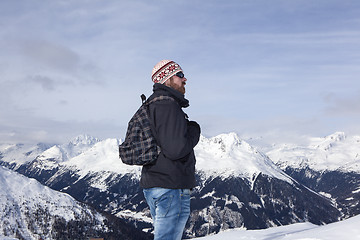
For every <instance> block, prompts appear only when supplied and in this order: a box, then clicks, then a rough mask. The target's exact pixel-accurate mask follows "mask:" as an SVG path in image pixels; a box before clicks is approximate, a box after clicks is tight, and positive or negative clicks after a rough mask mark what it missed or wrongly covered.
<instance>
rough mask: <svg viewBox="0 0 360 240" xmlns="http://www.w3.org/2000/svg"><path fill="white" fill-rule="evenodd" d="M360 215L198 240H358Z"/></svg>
mask: <svg viewBox="0 0 360 240" xmlns="http://www.w3.org/2000/svg"><path fill="white" fill-rule="evenodd" d="M359 226H360V215H359V216H355V217H352V218H350V219H347V220H344V221H341V222H336V223H332V224H328V225H324V226H317V225H313V224H311V223H296V224H292V225H288V226H282V227H274V228H268V229H264V230H238V229H233V230H228V231H225V232H221V233H219V234H217V235H213V236H207V237H201V238H196V240H224V239H226V240H245V239H246V240H253V239H254V240H255V239H256V240H356V239H360V227H359Z"/></svg>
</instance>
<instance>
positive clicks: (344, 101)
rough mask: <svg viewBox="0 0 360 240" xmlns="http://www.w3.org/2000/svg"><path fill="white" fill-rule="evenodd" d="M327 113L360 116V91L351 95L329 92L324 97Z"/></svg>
mask: <svg viewBox="0 0 360 240" xmlns="http://www.w3.org/2000/svg"><path fill="white" fill-rule="evenodd" d="M324 100H325V102H326V104H327V106H326V108H325V113H326V114H329V115H332V116H337V117H344V118H346V117H354V116H356V117H360V91H357V92H356V94H354V95H350V96H339V95H338V94H336V93H329V94H327V95H326V96H325V97H324Z"/></svg>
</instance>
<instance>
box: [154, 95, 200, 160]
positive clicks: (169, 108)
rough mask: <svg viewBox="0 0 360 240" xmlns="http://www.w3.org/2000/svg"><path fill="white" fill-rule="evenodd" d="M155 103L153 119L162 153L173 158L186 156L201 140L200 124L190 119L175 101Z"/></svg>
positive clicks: (177, 158)
mask: <svg viewBox="0 0 360 240" xmlns="http://www.w3.org/2000/svg"><path fill="white" fill-rule="evenodd" d="M154 105H155V106H156V107H154V108H153V111H152V113H153V114H152V120H153V124H154V127H155V134H156V140H157V142H158V144H159V146H160V147H161V151H162V153H163V154H164V156H165V157H166V158H168V159H171V160H179V159H182V158H184V157H185V156H187V155H188V154H190V153H191V152H192V151H193V149H194V147H195V146H196V144H197V143H198V142H199V137H200V126H199V125H198V124H197V123H196V122H194V121H188V120H187V119H186V118H185V114H184V112H183V111H182V110H181V108H180V107H179V106H178V104H177V103H175V102H166V103H164V102H162V103H155V104H154Z"/></svg>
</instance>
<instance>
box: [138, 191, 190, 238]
mask: <svg viewBox="0 0 360 240" xmlns="http://www.w3.org/2000/svg"><path fill="white" fill-rule="evenodd" d="M143 191H144V196H145V199H146V202H147V204H148V205H149V207H150V213H151V217H152V219H153V222H154V240H160V239H161V240H180V239H181V237H182V235H183V231H184V228H185V224H186V222H187V220H188V218H189V216H190V189H166V188H146V189H144V190H143Z"/></svg>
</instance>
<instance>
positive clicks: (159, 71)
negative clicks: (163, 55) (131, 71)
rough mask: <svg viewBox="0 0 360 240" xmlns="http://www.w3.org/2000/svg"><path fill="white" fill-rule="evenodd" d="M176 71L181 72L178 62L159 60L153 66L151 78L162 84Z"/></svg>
mask: <svg viewBox="0 0 360 240" xmlns="http://www.w3.org/2000/svg"><path fill="white" fill-rule="evenodd" d="M178 72H182V69H181V67H180V65H179V64H177V63H176V62H174V61H171V60H161V61H160V62H158V63H157V64H156V65H155V67H154V68H153V70H152V75H151V78H152V81H153V82H154V83H161V84H163V83H165V82H166V80H168V79H169V78H171V77H172V76H174V75H175V74H176V73H178Z"/></svg>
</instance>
